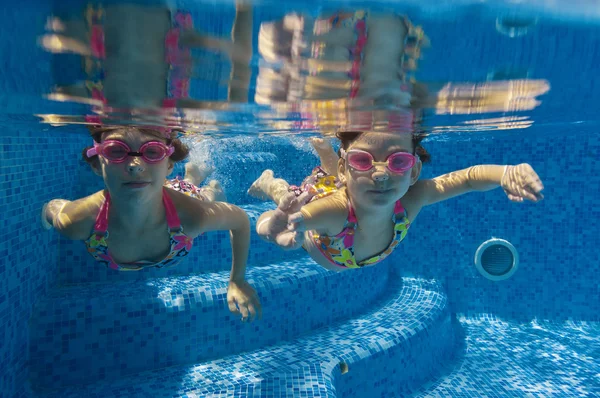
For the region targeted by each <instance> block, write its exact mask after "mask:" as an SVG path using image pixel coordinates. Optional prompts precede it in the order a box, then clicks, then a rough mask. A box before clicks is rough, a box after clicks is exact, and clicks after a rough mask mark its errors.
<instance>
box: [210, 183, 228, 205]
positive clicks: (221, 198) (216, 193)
mask: <svg viewBox="0 0 600 398" xmlns="http://www.w3.org/2000/svg"><path fill="white" fill-rule="evenodd" d="M207 189H210V191H211V192H212V194H213V200H214V201H215V202H226V201H227V195H225V191H224V190H223V187H222V186H221V184H220V183H219V181H217V180H210V181H209V182H208V188H207Z"/></svg>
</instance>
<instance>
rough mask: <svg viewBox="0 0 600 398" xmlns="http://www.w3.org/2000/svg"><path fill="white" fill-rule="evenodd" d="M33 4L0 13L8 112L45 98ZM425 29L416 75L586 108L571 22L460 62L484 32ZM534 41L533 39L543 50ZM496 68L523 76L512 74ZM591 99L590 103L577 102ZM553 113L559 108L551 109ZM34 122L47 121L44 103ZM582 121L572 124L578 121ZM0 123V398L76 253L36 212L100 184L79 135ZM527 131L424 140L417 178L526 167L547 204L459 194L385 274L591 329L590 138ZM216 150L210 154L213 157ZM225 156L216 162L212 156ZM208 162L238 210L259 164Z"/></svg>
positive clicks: (7, 392)
mask: <svg viewBox="0 0 600 398" xmlns="http://www.w3.org/2000/svg"><path fill="white" fill-rule="evenodd" d="M35 3H36V4H24V3H20V4H19V7H20V8H18V7H15V8H4V9H3V10H2V11H1V12H0V20H1V22H2V26H3V32H11V34H16V33H15V32H18V37H15V38H14V40H13V39H11V40H8V39H7V38H6V36H5V37H4V38H3V39H2V40H0V48H1V49H2V51H1V53H2V54H3V57H2V63H3V67H2V68H0V77H1V78H0V84H1V86H0V88H1V90H0V91H1V92H2V93H11V96H10V97H9V96H8V95H6V94H4V96H3V97H2V106H3V109H4V112H5V114H7V115H8V114H18V113H20V112H23V111H28V112H31V107H30V106H31V104H30V103H29V102H28V101H29V100H30V98H31V97H29V96H30V95H38V94H39V92H40V91H42V92H45V91H47V90H48V87H49V85H48V82H50V81H51V68H50V64H51V62H50V57H49V56H48V54H45V53H43V52H41V51H40V50H39V49H35V46H34V43H35V42H36V40H37V37H38V36H39V34H40V33H41V29H43V24H44V18H45V16H47V15H48V14H49V11H50V6H51V4H50V2H42V1H39V2H35ZM63 3H64V2H60V4H63ZM64 4H66V3H64ZM257 15H258V14H257ZM24 16H25V17H24ZM24 21H26V22H27V25H28V27H29V29H27V30H24V29H21V24H23V22H24ZM215 29H216V28H215ZM426 29H427V32H428V33H429V36H430V37H431V38H432V42H433V45H434V49H435V51H433V50H434V49H432V50H430V51H429V52H428V60H427V62H421V64H420V75H422V76H428V79H429V80H436V79H437V80H440V81H444V80H455V81H458V80H476V81H479V80H484V79H486V78H487V77H488V75H489V73H490V72H493V71H494V70H500V71H502V70H503V68H504V70H506V71H508V72H510V73H514V74H515V75H517V76H519V75H520V76H523V77H524V76H527V77H544V78H548V79H550V80H551V81H552V92H557V93H558V92H565V93H577V94H578V95H576V96H572V97H569V98H565V97H561V96H560V95H559V96H558V98H559V101H554V102H548V103H546V104H545V105H544V106H542V107H541V108H539V109H537V110H534V111H533V112H532V113H531V114H532V115H533V119H534V120H538V118H539V119H541V120H547V121H555V120H561V118H563V117H565V116H566V115H568V114H569V112H576V111H577V110H578V109H579V108H581V107H583V106H585V104H586V103H588V102H589V101H596V100H597V95H598V94H597V90H595V89H594V87H593V84H590V85H585V86H584V85H582V86H581V90H577V91H575V90H572V89H570V90H563V89H565V88H568V85H572V84H575V83H573V81H572V79H565V78H564V76H563V74H564V71H565V68H567V66H568V65H595V64H597V60H596V58H597V57H598V56H600V51H598V45H600V41H599V40H597V38H598V37H597V36H598V30H594V31H592V34H590V32H586V33H585V34H584V35H581V32H580V31H579V30H578V29H585V26H584V25H582V26H581V28H574V27H573V26H568V27H566V26H541V27H540V28H539V29H537V30H536V31H534V34H533V35H529V36H527V37H525V38H523V39H520V40H521V41H518V40H517V41H512V42H511V43H510V46H505V47H506V48H499V50H498V51H486V52H485V56H484V55H483V52H481V54H472V51H470V50H469V49H472V48H482V47H484V46H485V47H486V48H495V47H502V46H503V43H504V41H506V40H507V39H503V38H501V39H496V37H497V34H496V32H495V31H494V28H493V25H492V24H490V26H489V29H483V30H482V31H481V32H480V33H481V34H477V35H474V33H473V32H474V31H473V28H472V26H470V25H467V24H458V23H448V20H447V18H444V17H443V16H442V17H441V18H440V21H438V23H437V25H436V23H435V22H431V23H429V24H428V25H427V26H426ZM205 31H206V29H205ZM436 32H437V33H436ZM17 39H18V40H17ZM542 39H545V41H544V42H543V43H542V42H541V41H540V40H542ZM450 40H451V42H450ZM532 41H535V49H536V50H535V51H528V49H529V48H530V47H528V45H529V46H531V45H532V44H531V43H532ZM541 43H542V44H541ZM514 46H517V47H518V48H517V50H518V51H516V50H515V47H514ZM32 48H33V50H31V51H26V49H32ZM519 49H520V50H519ZM465 54H466V55H465ZM548 54H551V55H552V59H553V62H543V60H546V57H547V56H548ZM465 58H468V60H469V65H470V67H469V68H466V69H461V68H439V65H440V62H442V61H443V62H444V63H445V64H448V65H461V64H463V61H464V60H465ZM23 65H27V67H26V68H24V67H23ZM506 65H525V66H527V67H523V68H521V69H519V67H516V68H515V67H510V68H509V67H506ZM510 73H509V75H510ZM555 78H556V79H555ZM572 78H577V76H572ZM198 90H200V88H198ZM594 90H595V92H594ZM590 93H593V94H590ZM221 94H222V93H221ZM221 94H219V95H221ZM207 95H208V94H207ZM590 95H593V96H594V97H593V98H590ZM565 104H567V105H568V106H569V109H564V106H565ZM40 113H51V112H50V111H49V110H48V108H47V107H46V108H44V109H43V112H42V111H40ZM585 117H586V116H585V115H582V116H581V118H582V120H585ZM11 118H12V116H10V115H9V116H3V119H2V120H1V121H0V123H1V124H2V126H3V128H2V132H0V138H1V139H2V141H1V145H2V150H1V151H0V169H1V170H2V172H1V174H0V185H1V194H0V214H2V216H1V218H0V226H2V231H3V232H2V233H1V238H0V258H1V259H2V260H1V262H0V336H1V337H2V338H0V392H1V393H0V395H2V396H12V395H13V394H14V393H15V392H16V391H17V389H18V387H17V386H22V385H24V384H25V383H24V382H25V380H26V378H27V369H26V363H27V358H28V352H29V349H28V344H29V330H28V321H29V317H30V314H31V309H32V306H33V305H34V303H35V302H36V301H37V300H38V299H39V298H40V297H43V296H44V295H46V292H47V291H48V289H49V288H50V287H51V286H53V285H55V284H56V283H58V281H59V280H60V277H61V275H60V273H59V272H58V269H59V265H60V263H61V262H63V261H66V260H67V259H69V256H71V257H72V256H75V255H76V254H74V253H69V250H71V249H72V248H75V247H78V248H80V247H81V245H74V244H68V245H65V244H64V243H65V241H63V240H60V239H59V238H58V237H57V235H56V234H55V233H52V232H50V233H49V232H45V231H43V230H41V228H40V227H39V215H40V210H41V206H42V204H43V203H44V202H46V201H48V200H49V199H52V198H55V197H66V198H76V197H79V196H81V195H82V193H83V192H84V191H86V190H87V189H92V188H93V189H96V188H98V187H99V182H98V183H90V182H91V180H90V179H88V177H93V178H96V177H94V176H93V175H92V174H91V173H90V172H89V170H88V168H87V165H85V164H83V163H82V162H80V161H79V153H80V150H81V148H82V147H83V146H85V145H87V143H88V141H89V139H88V138H87V137H86V136H85V134H84V133H82V134H80V135H74V134H72V133H65V132H61V131H60V130H53V131H51V132H48V131H42V130H43V129H45V128H46V127H44V128H42V127H37V126H35V127H31V126H30V125H29V126H28V125H24V124H23V123H20V122H19V118H18V117H16V118H12V119H11ZM537 130H538V132H537V134H536V136H535V137H530V136H529V133H530V132H531V131H533V130H532V129H529V130H523V131H521V132H519V133H518V134H515V133H513V134H511V135H510V136H507V137H504V138H497V139H496V140H495V141H493V142H491V141H488V142H484V141H474V142H468V141H460V142H428V143H426V146H427V148H428V149H429V150H430V152H431V153H432V156H433V159H434V160H433V163H432V164H431V165H429V166H427V167H425V169H424V172H423V176H424V177H429V176H433V175H436V174H440V173H443V172H446V171H449V170H453V169H456V168H459V167H466V166H468V165H471V164H475V163H488V162H489V163H492V162H498V163H503V162H510V163H517V162H521V161H528V162H530V163H531V164H532V165H533V166H534V167H535V168H536V170H537V171H538V172H539V174H540V175H541V176H542V179H543V180H544V183H545V185H546V199H545V200H544V201H543V202H542V203H540V204H537V205H531V204H525V205H523V204H513V203H510V202H508V200H507V199H506V198H505V197H504V195H503V194H502V192H501V191H500V190H495V191H492V192H489V193H485V194H470V195H468V196H465V197H463V198H460V199H455V200H452V201H449V202H446V203H443V204H438V205H435V206H432V207H431V208H429V209H425V210H423V212H422V213H421V214H420V215H419V218H418V220H417V222H416V223H415V224H414V226H413V227H412V229H411V232H410V234H409V235H408V238H407V239H406V241H405V242H404V244H403V245H402V247H401V249H399V250H398V251H397V252H396V253H395V254H394V256H393V261H394V263H395V264H394V266H395V267H396V269H398V271H399V272H400V273H402V274H405V275H410V274H417V275H424V276H428V277H436V278H439V279H441V280H443V281H444V282H445V283H446V286H447V289H448V296H449V299H450V301H451V303H452V306H453V309H454V311H456V312H464V313H480V312H493V313H495V314H497V315H499V316H503V317H512V318H517V319H523V318H525V319H530V318H531V317H534V316H537V317H540V318H545V317H547V318H553V319H564V318H569V317H572V318H576V319H587V320H596V321H597V320H598V314H599V313H600V311H598V304H597V303H598V302H600V300H599V299H600V292H599V290H598V289H599V287H598V285H599V284H598V276H597V275H598V271H599V268H600V265H599V264H600V261H599V254H598V251H597V247H598V243H599V237H598V234H597V231H596V229H595V224H596V223H597V220H598V218H599V213H600V205H599V204H598V202H597V201H596V200H595V195H597V192H599V191H600V177H598V175H597V174H596V173H595V170H598V168H599V167H598V166H599V165H598V156H597V154H598V153H600V138H599V135H598V133H595V132H593V131H592V129H591V128H586V127H585V126H584V125H579V126H578V127H577V128H571V129H568V130H565V131H562V132H558V131H556V130H557V127H548V130H552V131H551V132H552V133H553V134H552V135H551V136H548V137H544V136H543V135H542V134H541V133H540V132H539V130H541V129H539V128H538V129H537ZM232 145H233V144H232ZM234 147H235V145H234ZM32 148H33V149H32ZM274 148H275V149H274ZM284 148H286V149H284ZM303 148H304V149H305V148H306V146H304V147H303ZM42 149H43V152H42ZM244 151H247V152H251V151H260V152H263V153H271V152H273V153H275V154H276V155H277V159H278V160H277V162H275V163H276V165H275V166H273V165H271V164H269V167H276V168H277V169H278V171H280V172H281V175H282V176H284V177H285V178H290V179H291V180H294V181H300V180H301V178H302V176H303V175H304V174H305V173H306V172H308V171H309V170H310V168H311V167H312V166H314V165H315V163H314V162H315V159H314V158H311V157H310V155H308V153H307V152H306V150H298V149H296V148H293V147H291V146H286V145H285V144H282V146H280V145H276V144H275V143H272V142H266V143H260V144H258V143H257V142H256V141H254V145H253V146H252V147H250V148H243V149H242V148H238V149H237V152H244ZM215 153H216V154H219V153H220V151H218V150H215ZM298 155H299V157H297V158H296V156H298ZM225 158H226V156H225V155H224V154H223V155H222V159H225ZM287 159H294V162H293V167H290V165H289V164H288V162H286V161H285V160H287ZM311 162H312V163H311ZM216 163H217V164H216V165H217V166H218V172H217V174H216V176H217V177H218V178H219V179H221V180H223V183H224V186H225V188H226V190H227V191H228V192H229V195H230V198H232V199H233V200H234V201H235V202H238V201H240V203H242V202H249V199H248V198H247V197H244V196H243V191H244V190H245V189H246V187H247V186H248V185H249V183H250V182H251V180H252V179H253V178H254V177H256V176H257V175H258V174H259V172H260V171H261V170H260V169H261V168H262V167H263V166H264V165H265V163H263V162H260V161H251V162H249V163H248V164H247V166H245V167H244V168H243V169H242V171H243V173H241V172H240V169H239V168H237V169H236V168H235V166H234V165H233V164H235V163H227V164H223V163H225V162H218V161H217V162H216ZM242 177H243V178H242ZM96 181H98V180H96ZM81 184H86V185H85V187H86V188H81ZM491 236H497V237H501V238H505V239H508V240H510V241H511V242H513V244H515V246H516V247H517V249H518V250H519V252H520V255H521V267H520V269H519V271H518V272H517V273H516V274H515V275H514V277H513V278H512V279H510V280H509V281H505V282H501V283H492V282H488V281H486V280H485V279H483V278H481V277H480V276H479V275H478V274H477V271H476V270H475V269H474V267H473V265H472V263H473V260H472V259H473V254H474V251H475V250H476V248H477V246H478V244H479V243H480V242H482V241H483V240H485V239H488V238H489V237H491ZM59 242H60V243H59ZM207 245H208V243H199V245H198V246H200V247H198V248H197V250H196V253H197V254H195V260H196V261H199V260H201V259H202V254H201V253H204V252H205V251H206V250H207V249H208V248H207ZM77 250H80V249H77ZM265 251H266V250H265V249H262V251H258V250H253V251H252V253H251V259H254V260H257V259H259V258H260V256H262V255H264V252H265ZM193 260H194V258H192V259H190V261H193ZM86 261H89V260H86ZM69 264H72V263H71V261H69ZM74 264H76V265H82V266H85V265H90V264H92V263H89V262H88V263H85V264H81V263H79V262H74ZM107 275H108V274H107ZM65 280H68V278H65Z"/></svg>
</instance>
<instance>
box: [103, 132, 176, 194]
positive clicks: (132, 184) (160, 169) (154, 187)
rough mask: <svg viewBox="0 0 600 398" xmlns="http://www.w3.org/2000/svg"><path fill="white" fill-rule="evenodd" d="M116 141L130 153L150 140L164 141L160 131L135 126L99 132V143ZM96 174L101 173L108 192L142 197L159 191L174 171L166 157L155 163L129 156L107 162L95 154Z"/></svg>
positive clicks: (164, 142)
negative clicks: (147, 131)
mask: <svg viewBox="0 0 600 398" xmlns="http://www.w3.org/2000/svg"><path fill="white" fill-rule="evenodd" d="M107 140H117V141H122V142H123V143H125V144H126V145H127V146H128V147H129V148H130V149H131V151H132V152H139V150H140V148H141V146H142V145H144V144H145V143H147V142H150V141H158V142H161V143H163V144H166V139H165V138H164V136H162V135H161V134H160V133H159V132H157V133H156V135H155V134H150V133H145V132H141V131H140V130H139V129H137V128H123V129H115V130H112V131H109V132H106V133H104V134H103V135H102V142H105V141H107ZM98 160H99V165H100V167H99V168H94V171H95V172H96V174H98V175H100V176H102V178H103V179H104V183H105V184H106V187H107V188H108V190H109V192H110V193H111V195H112V196H113V197H114V196H118V197H124V198H137V199H140V198H143V197H148V196H151V195H154V194H158V193H160V192H162V186H163V184H164V182H165V179H166V177H167V176H168V175H169V174H170V173H171V171H173V162H172V161H171V160H169V158H168V157H165V158H164V159H163V160H161V161H160V162H158V163H148V162H146V161H145V160H144V158H143V157H141V156H128V157H127V158H126V159H125V161H124V162H122V163H115V162H110V161H109V160H107V159H106V158H104V157H103V156H98Z"/></svg>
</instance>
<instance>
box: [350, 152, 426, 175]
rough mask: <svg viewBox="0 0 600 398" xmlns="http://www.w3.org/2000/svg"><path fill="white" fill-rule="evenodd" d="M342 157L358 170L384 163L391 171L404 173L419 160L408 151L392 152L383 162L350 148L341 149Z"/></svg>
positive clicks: (366, 153) (368, 168)
mask: <svg viewBox="0 0 600 398" xmlns="http://www.w3.org/2000/svg"><path fill="white" fill-rule="evenodd" d="M341 154H342V159H345V160H346V161H347V162H348V164H349V165H350V166H351V167H352V168H354V169H356V170H358V171H369V170H371V169H372V168H373V167H375V166H376V165H385V166H386V167H387V169H388V170H389V171H391V172H392V173H404V172H406V171H408V170H410V169H411V168H412V167H413V166H414V165H415V164H416V163H417V161H418V160H419V158H418V157H417V156H416V155H413V154H411V153H408V152H394V153H392V154H391V155H390V156H388V157H387V159H386V160H385V162H376V161H375V159H373V155H371V154H370V153H369V152H366V151H361V150H360V149H351V150H349V151H348V152H346V151H344V150H343V149H342V150H341Z"/></svg>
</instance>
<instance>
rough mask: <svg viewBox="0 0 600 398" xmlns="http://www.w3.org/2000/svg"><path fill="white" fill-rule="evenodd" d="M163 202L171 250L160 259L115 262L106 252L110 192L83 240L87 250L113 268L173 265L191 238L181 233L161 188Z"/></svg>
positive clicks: (169, 203)
mask: <svg viewBox="0 0 600 398" xmlns="http://www.w3.org/2000/svg"><path fill="white" fill-rule="evenodd" d="M162 198H163V204H164V206H165V210H166V213H167V225H168V228H167V232H168V233H169V239H170V243H171V251H170V252H169V254H167V256H166V257H165V258H164V259H162V260H161V261H159V262H157V263H154V262H152V261H147V260H143V261H136V262H133V263H125V264H117V263H116V262H115V261H114V259H113V258H112V256H111V255H110V253H109V252H108V244H107V243H106V239H107V238H108V211H109V208H110V194H109V193H108V191H107V192H106V193H105V199H104V203H102V206H101V207H100V212H99V213H98V216H97V217H96V224H95V225H94V231H93V232H92V235H91V236H90V237H89V238H88V240H86V241H85V244H86V246H87V249H88V252H89V253H90V254H91V255H92V256H93V257H94V258H95V259H96V260H97V261H99V262H101V263H103V264H105V265H106V266H107V267H109V268H112V269H115V270H125V271H127V270H140V269H142V268H146V267H158V268H162V267H165V266H172V265H175V264H177V263H178V262H179V260H181V259H182V258H183V257H185V256H187V254H188V253H189V252H190V250H191V249H192V243H193V239H192V238H190V237H188V236H187V235H186V234H184V233H183V227H182V226H181V221H179V216H177V210H176V209H175V205H173V201H172V200H171V198H170V197H169V195H168V194H167V192H166V190H165V189H164V188H163V195H162Z"/></svg>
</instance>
